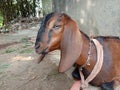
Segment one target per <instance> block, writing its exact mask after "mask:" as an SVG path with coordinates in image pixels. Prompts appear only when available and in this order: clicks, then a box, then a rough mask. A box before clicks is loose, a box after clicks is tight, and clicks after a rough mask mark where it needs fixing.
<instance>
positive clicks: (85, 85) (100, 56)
mask: <svg viewBox="0 0 120 90" xmlns="http://www.w3.org/2000/svg"><path fill="white" fill-rule="evenodd" d="M92 41H93V42H94V44H95V46H96V50H97V62H96V64H95V66H94V68H93V70H92V72H91V73H90V75H89V76H88V77H87V78H86V80H85V79H84V75H83V73H82V71H81V70H80V71H79V73H80V76H81V86H80V88H82V90H87V89H88V83H89V82H91V81H92V80H93V79H94V78H95V77H96V76H97V74H98V73H99V72H100V70H101V68H102V65H103V47H102V45H101V44H100V43H99V41H98V40H96V39H92ZM80 90H81V89H80Z"/></svg>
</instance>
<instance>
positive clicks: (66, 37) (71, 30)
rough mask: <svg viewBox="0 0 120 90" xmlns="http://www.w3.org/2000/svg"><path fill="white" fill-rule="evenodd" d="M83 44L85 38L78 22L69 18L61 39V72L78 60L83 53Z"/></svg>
mask: <svg viewBox="0 0 120 90" xmlns="http://www.w3.org/2000/svg"><path fill="white" fill-rule="evenodd" d="M82 44H83V40H82V36H81V33H80V31H79V28H78V26H77V24H76V23H75V22H74V21H73V20H71V19H69V21H67V24H66V25H65V27H64V31H63V36H62V40H61V58H60V63H59V69H58V70H59V72H65V71H66V70H68V69H69V68H70V67H72V65H73V64H74V63H75V62H76V61H77V59H78V58H79V56H80V54H81V49H82Z"/></svg>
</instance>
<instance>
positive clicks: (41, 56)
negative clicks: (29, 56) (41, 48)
mask: <svg viewBox="0 0 120 90" xmlns="http://www.w3.org/2000/svg"><path fill="white" fill-rule="evenodd" d="M45 55H46V54H41V55H40V56H39V57H38V63H40V62H41V61H42V60H43V58H44V57H45Z"/></svg>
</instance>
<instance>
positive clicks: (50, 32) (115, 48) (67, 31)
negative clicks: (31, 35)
mask: <svg viewBox="0 0 120 90" xmlns="http://www.w3.org/2000/svg"><path fill="white" fill-rule="evenodd" d="M43 23H44V21H43ZM55 25H59V27H57V26H56V27H55ZM43 28H45V31H44V32H42V33H41V34H40V35H39V33H38V35H37V38H40V40H39V41H38V40H37V39H36V46H37V47H38V45H39V46H40V47H39V48H36V51H37V52H38V53H41V54H43V52H46V53H48V52H50V51H53V50H56V49H59V50H60V51H61V59H60V64H59V72H65V71H66V70H68V69H69V68H70V67H72V65H73V64H74V63H76V64H77V66H81V65H83V64H84V63H85V62H86V59H87V57H88V51H89V42H90V40H89V38H88V37H87V36H86V35H85V34H84V33H83V32H80V31H79V28H78V26H77V23H76V22H75V21H74V20H72V19H71V18H70V17H69V16H67V15H66V14H61V13H54V14H53V15H52V16H51V18H50V19H49V20H48V21H47V23H46V25H44V27H43ZM95 38H96V39H97V40H98V41H99V42H100V43H101V44H102V45H103V50H104V62H103V66H102V69H101V71H100V73H99V74H98V75H97V76H96V77H95V78H94V80H93V81H92V82H91V84H93V85H96V86H99V85H101V84H103V83H105V82H111V81H113V80H114V81H115V82H116V80H117V79H118V80H119V79H120V70H119V69H120V39H119V38H114V37H103V36H99V37H95ZM46 53H45V54H46ZM96 57H97V56H96V48H95V46H94V44H93V43H92V49H91V58H90V66H87V65H86V66H85V67H84V71H83V72H84V75H85V77H87V76H88V75H89V73H90V72H91V71H92V70H93V67H94V65H95V64H96Z"/></svg>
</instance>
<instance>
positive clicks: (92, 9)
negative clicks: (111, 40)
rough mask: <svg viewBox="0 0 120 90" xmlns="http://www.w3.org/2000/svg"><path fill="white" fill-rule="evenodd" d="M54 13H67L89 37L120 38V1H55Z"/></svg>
mask: <svg viewBox="0 0 120 90" xmlns="http://www.w3.org/2000/svg"><path fill="white" fill-rule="evenodd" d="M53 11H60V12H65V13H67V14H68V15H69V16H71V17H72V18H73V19H74V20H75V21H76V22H77V23H78V24H79V27H80V29H81V30H82V31H83V32H85V33H86V34H88V35H89V36H90V35H102V36H119V37H120V0H53Z"/></svg>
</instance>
